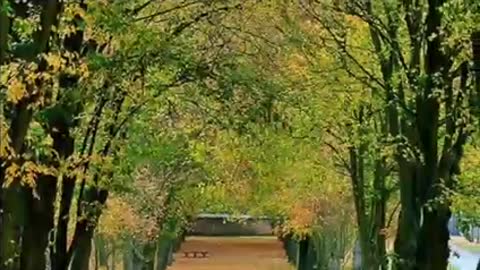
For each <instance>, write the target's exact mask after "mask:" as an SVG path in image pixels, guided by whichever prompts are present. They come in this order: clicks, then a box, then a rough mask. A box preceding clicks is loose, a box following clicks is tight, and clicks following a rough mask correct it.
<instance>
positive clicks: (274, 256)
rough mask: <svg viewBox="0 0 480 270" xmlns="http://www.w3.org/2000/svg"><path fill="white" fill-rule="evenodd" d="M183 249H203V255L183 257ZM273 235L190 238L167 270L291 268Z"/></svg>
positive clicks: (284, 269) (283, 269) (289, 269)
mask: <svg viewBox="0 0 480 270" xmlns="http://www.w3.org/2000/svg"><path fill="white" fill-rule="evenodd" d="M186 251H207V252H208V256H207V258H185V257H184V252H186ZM291 269H292V268H291V267H290V266H289V265H288V263H287V260H286V257H285V251H284V250H283V248H282V244H281V243H280V242H279V241H278V240H277V239H276V238H275V237H191V238H187V240H186V241H185V243H183V245H182V248H181V249H180V251H179V252H178V253H177V254H175V262H174V263H173V265H172V266H171V267H169V268H168V270H291Z"/></svg>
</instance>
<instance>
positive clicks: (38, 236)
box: [21, 176, 57, 270]
mask: <svg viewBox="0 0 480 270" xmlns="http://www.w3.org/2000/svg"><path fill="white" fill-rule="evenodd" d="M56 184H57V182H56V177H55V176H41V177H39V178H38V182H37V187H36V189H37V190H36V192H37V193H38V198H36V197H34V196H33V194H32V193H33V190H31V189H29V190H28V191H27V194H26V196H25V197H26V201H27V218H26V220H27V222H26V224H25V229H24V231H23V237H22V252H21V269H22V270H39V269H41V270H43V269H45V267H46V255H45V253H46V250H47V248H48V244H49V236H50V234H51V233H53V217H54V201H55V194H56Z"/></svg>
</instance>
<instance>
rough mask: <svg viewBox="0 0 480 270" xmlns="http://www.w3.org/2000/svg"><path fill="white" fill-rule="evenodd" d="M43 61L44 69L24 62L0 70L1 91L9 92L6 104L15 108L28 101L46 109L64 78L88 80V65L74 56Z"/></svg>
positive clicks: (55, 55)
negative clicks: (71, 76)
mask: <svg viewBox="0 0 480 270" xmlns="http://www.w3.org/2000/svg"><path fill="white" fill-rule="evenodd" d="M41 59H42V60H41V61H40V62H42V61H45V63H46V67H44V68H42V69H41V68H40V67H39V65H38V64H36V63H33V62H25V61H22V60H19V61H12V62H10V63H8V64H6V65H4V66H1V67H0V87H2V88H5V89H6V100H7V102H9V103H11V104H14V105H15V104H18V103H20V102H21V101H22V100H26V99H29V100H28V101H29V105H30V106H42V105H46V104H48V103H51V102H53V101H54V100H55V98H56V96H57V93H58V89H59V76H60V75H61V74H69V75H74V76H78V77H79V78H80V79H82V78H86V77H88V74H89V73H88V67H87V64H86V63H85V62H82V61H76V59H78V57H77V55H75V54H74V53H71V52H63V53H58V52H57V53H48V54H43V55H42V56H41Z"/></svg>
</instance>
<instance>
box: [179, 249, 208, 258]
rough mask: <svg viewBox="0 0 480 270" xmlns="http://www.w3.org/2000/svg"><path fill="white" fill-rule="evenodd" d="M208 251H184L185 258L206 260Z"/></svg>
mask: <svg viewBox="0 0 480 270" xmlns="http://www.w3.org/2000/svg"><path fill="white" fill-rule="evenodd" d="M207 255H208V251H184V252H183V256H184V257H185V258H206V257H207Z"/></svg>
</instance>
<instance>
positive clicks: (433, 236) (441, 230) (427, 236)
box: [415, 207, 451, 270]
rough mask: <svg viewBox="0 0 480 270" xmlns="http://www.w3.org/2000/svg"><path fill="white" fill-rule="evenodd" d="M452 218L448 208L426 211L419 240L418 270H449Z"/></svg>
mask: <svg viewBox="0 0 480 270" xmlns="http://www.w3.org/2000/svg"><path fill="white" fill-rule="evenodd" d="M450 216H451V213H450V210H449V209H448V207H445V208H440V207H439V208H438V209H434V210H432V211H428V210H424V214H423V219H424V222H423V226H422V230H421V231H420V237H419V240H418V242H419V244H418V252H417V267H416V268H415V269H416V270H436V269H447V268H448V258H449V256H450V249H449V247H448V241H449V239H450V234H449V231H448V220H449V219H450Z"/></svg>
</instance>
